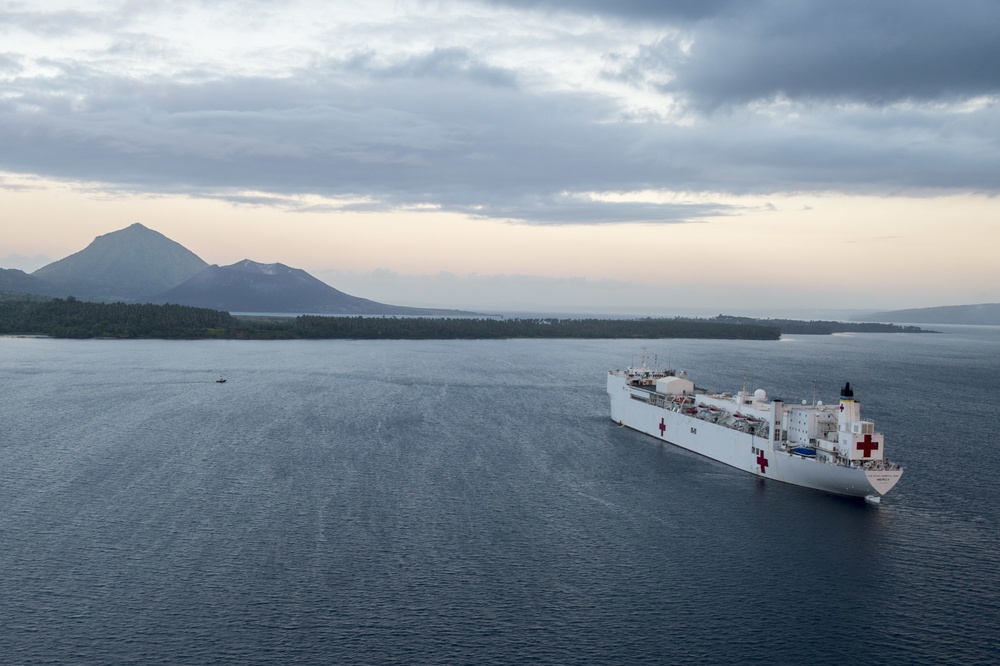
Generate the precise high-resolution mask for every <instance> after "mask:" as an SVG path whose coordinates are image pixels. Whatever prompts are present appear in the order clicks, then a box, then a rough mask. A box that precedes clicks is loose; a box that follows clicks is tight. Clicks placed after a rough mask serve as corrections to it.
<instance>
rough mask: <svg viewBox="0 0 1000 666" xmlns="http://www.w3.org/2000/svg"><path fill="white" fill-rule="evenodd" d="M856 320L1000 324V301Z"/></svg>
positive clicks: (918, 310)
mask: <svg viewBox="0 0 1000 666" xmlns="http://www.w3.org/2000/svg"><path fill="white" fill-rule="evenodd" d="M854 319H855V320H856V321H884V322H889V323H893V324H973V325H983V326H1000V303H979V304H977V305H944V306H940V307H936V308H915V309H911V310H891V311H889V312H876V313H874V314H869V315H864V316H862V317H855V318H854Z"/></svg>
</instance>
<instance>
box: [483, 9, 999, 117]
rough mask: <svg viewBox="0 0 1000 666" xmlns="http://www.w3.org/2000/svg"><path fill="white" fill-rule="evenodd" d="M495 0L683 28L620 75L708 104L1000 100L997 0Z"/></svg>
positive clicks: (642, 54)
mask: <svg viewBox="0 0 1000 666" xmlns="http://www.w3.org/2000/svg"><path fill="white" fill-rule="evenodd" d="M499 4H504V5H508V6H515V7H531V8H542V9H547V10H550V11H556V10H558V11H563V12H568V13H588V14H592V13H599V14H601V15H603V16H605V17H609V18H613V19H617V20H621V21H632V22H636V21H646V22H648V21H656V22H660V23H661V24H662V25H664V26H669V25H673V26H676V27H678V28H680V32H677V33H671V34H670V35H669V36H668V37H665V38H662V39H659V40H657V41H656V42H653V43H648V44H644V45H642V46H641V48H640V49H639V53H637V54H636V55H635V56H634V57H632V58H631V59H630V62H629V64H628V65H627V66H624V67H622V69H621V71H620V72H619V73H618V74H619V76H620V77H622V78H623V79H628V80H633V81H634V80H645V81H647V82H652V83H654V84H657V82H660V83H659V84H658V85H660V87H661V88H662V89H663V90H664V91H669V92H671V93H673V94H677V95H679V96H681V97H683V98H685V99H687V100H689V101H690V102H691V103H693V104H694V105H696V106H697V107H698V108H700V109H703V110H713V109H717V108H719V107H721V106H728V105H743V104H747V103H750V102H754V101H758V100H768V101H770V100H775V99H791V100H807V101H834V102H857V103H862V104H866V105H873V106H882V105H887V104H893V103H897V102H900V101H949V100H954V99H969V98H975V97H980V96H997V95H1000V68H997V67H996V66H995V63H996V62H998V61H1000V40H998V39H997V35H996V29H995V26H997V25H998V24H1000V5H998V4H997V3H995V2H992V1H991V0H969V2H963V3H961V4H955V3H950V2H941V1H940V0H886V1H883V2H866V1H864V0H847V1H845V2H825V1H819V0H814V1H805V2H795V3H786V2H778V1H776V0H747V1H745V2H707V3H697V2H691V3H687V2H681V3H668V2H661V3H657V2H639V1H636V2H625V3H601V2H596V1H595V2H580V3H578V2H569V1H565V2H559V1H555V0H539V1H537V2H528V1H524V2H521V1H517V0H511V1H509V2H501V3H499ZM664 81H667V82H664Z"/></svg>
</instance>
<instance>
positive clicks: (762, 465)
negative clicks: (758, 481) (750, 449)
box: [757, 451, 767, 474]
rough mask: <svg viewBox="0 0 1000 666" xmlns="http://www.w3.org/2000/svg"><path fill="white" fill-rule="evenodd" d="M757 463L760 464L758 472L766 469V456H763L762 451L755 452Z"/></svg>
mask: <svg viewBox="0 0 1000 666" xmlns="http://www.w3.org/2000/svg"><path fill="white" fill-rule="evenodd" d="M757 464H758V465H760V473H761V474H763V473H764V472H765V471H766V470H767V458H765V457H764V452H763V451H761V452H760V453H759V454H757Z"/></svg>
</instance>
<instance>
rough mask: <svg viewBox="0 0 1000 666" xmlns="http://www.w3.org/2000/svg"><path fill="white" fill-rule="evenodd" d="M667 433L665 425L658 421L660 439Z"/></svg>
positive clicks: (661, 420)
mask: <svg viewBox="0 0 1000 666" xmlns="http://www.w3.org/2000/svg"><path fill="white" fill-rule="evenodd" d="M666 431H667V424H666V423H664V422H663V419H660V437H663V433H664V432H666Z"/></svg>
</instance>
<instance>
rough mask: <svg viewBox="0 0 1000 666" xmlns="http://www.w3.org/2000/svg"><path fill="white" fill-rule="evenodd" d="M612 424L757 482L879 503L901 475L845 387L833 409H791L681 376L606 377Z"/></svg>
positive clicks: (642, 368) (634, 370)
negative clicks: (745, 474) (771, 481)
mask: <svg viewBox="0 0 1000 666" xmlns="http://www.w3.org/2000/svg"><path fill="white" fill-rule="evenodd" d="M608 395H609V396H610V397H611V418H612V419H613V420H614V421H615V422H617V423H619V424H621V425H624V426H628V427H629V428H632V429H634V430H638V431H640V432H644V433H646V434H647V435H650V436H652V437H656V438H657V439H660V440H662V441H665V442H669V443H671V444H675V445H676V446H679V447H681V448H684V449H687V450H689V451H693V452H695V453H699V454H701V455H703V456H707V457H709V458H712V459H714V460H718V461H719V462H723V463H725V464H727V465H731V466H733V467H736V468H738V469H742V470H744V471H746V472H750V473H751V474H755V475H757V476H760V477H764V478H769V479H775V480H777V481H783V482H785V483H791V484H795V485H799V486H805V487H807V488H815V489H817V490H824V491H827V492H831V493H836V494H839V495H849V496H853V497H863V498H865V499H867V500H868V501H870V502H876V503H877V502H878V501H879V500H880V499H881V497H882V495H884V494H885V493H887V492H888V491H889V490H891V489H892V487H893V486H895V485H896V483H897V482H898V481H899V478H900V477H901V476H902V475H903V470H902V468H900V466H899V465H897V464H896V463H894V462H892V461H890V460H889V459H888V458H887V457H886V456H885V441H884V438H883V436H882V433H879V432H877V431H876V430H875V424H874V423H873V422H872V421H865V420H863V419H862V418H861V405H860V403H859V402H858V401H857V400H855V398H854V391H853V389H852V388H851V385H850V383H847V384H846V385H845V386H844V388H843V389H842V390H841V392H840V401H839V403H838V404H836V405H824V404H823V403H822V402H815V401H814V402H813V403H808V404H807V403H805V402H803V404H786V403H785V402H783V401H780V400H768V398H767V394H766V392H765V391H764V390H763V389H757V390H756V391H754V392H753V393H750V392H748V391H747V390H746V388H745V387H744V389H743V390H741V391H738V392H737V393H735V394H732V393H716V392H711V391H704V390H702V389H698V388H696V387H695V385H694V383H693V382H692V381H691V380H690V379H689V378H688V377H687V374H686V373H685V372H683V371H681V372H675V371H673V370H660V371H656V370H653V369H650V368H649V367H647V366H646V363H645V359H643V362H642V364H641V365H639V366H636V367H631V366H630V367H628V368H626V369H625V370H612V371H610V372H609V373H608Z"/></svg>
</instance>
